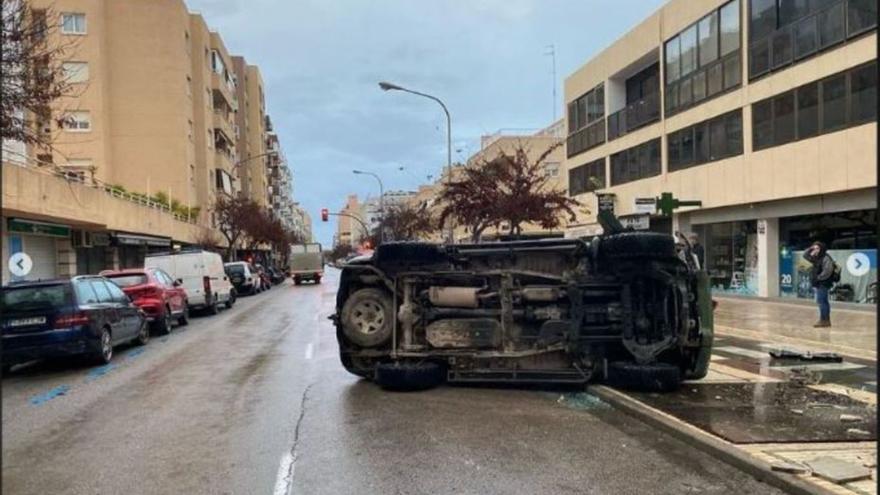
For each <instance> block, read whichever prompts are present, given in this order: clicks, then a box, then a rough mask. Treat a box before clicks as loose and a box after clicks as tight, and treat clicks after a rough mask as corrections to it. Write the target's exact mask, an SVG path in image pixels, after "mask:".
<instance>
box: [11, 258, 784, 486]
mask: <svg viewBox="0 0 880 495" xmlns="http://www.w3.org/2000/svg"><path fill="white" fill-rule="evenodd" d="M326 275H327V276H326V277H325V279H324V284H322V285H318V286H312V285H303V286H299V287H294V286H293V285H292V284H290V283H289V282H288V283H285V284H284V285H281V286H278V287H275V288H273V289H272V290H271V291H269V292H266V293H263V294H259V295H255V296H251V297H246V298H241V299H239V301H238V302H237V303H236V305H235V307H233V308H232V309H231V310H227V311H223V312H222V313H221V314H220V315H218V316H213V317H197V318H193V319H192V320H191V323H190V325H189V326H187V327H176V328H175V330H174V332H173V333H172V334H171V335H170V336H167V337H154V338H153V340H151V341H150V343H149V345H147V346H146V347H143V348H136V347H123V348H119V349H117V351H116V357H115V358H114V360H113V362H112V364H110V365H108V366H105V367H97V368H96V367H90V366H88V365H84V364H80V363H77V362H61V363H34V364H31V365H27V366H22V367H18V368H17V369H15V370H14V371H13V372H12V374H11V375H10V376H9V377H7V378H5V379H4V380H3V399H2V400H3V445H2V451H3V452H2V453H3V457H2V460H3V466H2V482H3V493H4V494H46V493H70V494H95V493H100V494H115V493H128V494H133V493H147V494H161V493H187V494H200V493H205V494H288V493H293V494H325V493H326V494H349V493H350V494H371V493H377V494H394V493H401V494H420V493H425V494H428V493H431V494H436V493H461V494H464V493H474V494H477V493H479V494H488V493H505V494H509V493H524V494H538V493H547V494H566V493H593V494H628V493H632V494H644V493H664V494H665V493H668V494H679V493H681V494H685V493H710V494H711V493H717V494H726V493H762V494H773V493H779V492H778V491H777V490H775V489H773V488H771V487H769V486H767V485H765V484H762V483H760V482H757V481H755V480H754V479H753V478H751V477H750V476H749V475H747V474H744V473H741V472H739V471H737V470H735V469H734V468H732V467H730V466H728V465H726V464H723V463H721V462H720V461H717V460H715V459H712V458H709V457H707V456H706V455H704V454H701V453H700V452H699V451H695V450H693V449H692V448H691V447H689V446H688V445H687V444H685V443H683V442H681V441H678V440H675V439H673V438H671V437H669V436H666V435H665V434H662V433H659V432H657V431H655V430H653V429H651V428H649V427H647V426H645V425H644V424H643V423H640V422H639V421H637V420H635V419H633V418H631V417H629V416H626V415H623V414H621V413H620V412H618V411H615V410H614V409H613V408H611V407H610V406H609V405H608V404H605V403H602V402H601V401H598V400H597V399H595V398H594V397H592V396H590V395H587V394H585V393H580V392H578V391H577V390H567V391H566V390H563V391H559V390H556V391H548V390H523V389H511V388H491V387H441V388H438V389H435V390H431V391H427V392H418V393H389V392H384V391H382V390H380V389H378V388H377V387H376V386H374V385H373V384H371V383H370V382H367V381H364V380H361V379H358V378H357V377H355V376H352V375H349V374H348V373H347V372H346V371H345V370H344V369H343V368H342V367H341V366H340V364H339V362H338V356H337V346H336V342H335V332H334V329H333V327H332V326H331V323H330V322H329V321H328V320H327V316H328V315H329V314H330V313H331V312H332V311H333V306H334V296H335V289H336V283H337V280H338V272H336V271H335V270H332V271H330V272H328V273H327V274H326Z"/></svg>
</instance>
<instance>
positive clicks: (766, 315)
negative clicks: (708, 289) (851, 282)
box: [713, 295, 877, 361]
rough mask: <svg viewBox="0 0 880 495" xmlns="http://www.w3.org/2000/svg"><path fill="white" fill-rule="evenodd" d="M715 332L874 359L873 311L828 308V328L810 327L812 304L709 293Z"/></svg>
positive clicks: (813, 316) (814, 309)
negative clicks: (714, 303)
mask: <svg viewBox="0 0 880 495" xmlns="http://www.w3.org/2000/svg"><path fill="white" fill-rule="evenodd" d="M713 298H714V299H715V300H717V301H718V307H717V308H716V310H715V331H716V332H717V333H718V334H721V335H724V334H727V335H733V336H737V337H743V338H748V339H756V340H761V341H765V342H773V343H781V344H790V345H795V346H801V347H802V348H804V349H809V350H823V351H832V352H837V353H840V354H845V355H848V356H852V357H857V358H862V359H870V360H875V361H876V359H877V314H876V313H875V312H873V311H870V310H869V311H862V310H852V309H838V308H833V309H832V310H831V323H832V325H833V326H832V327H831V328H813V324H814V323H815V322H816V320H817V318H818V313H817V310H816V308H815V306H805V305H802V304H791V303H785V302H775V301H762V300H756V299H743V298H732V297H724V296H721V295H715V296H713Z"/></svg>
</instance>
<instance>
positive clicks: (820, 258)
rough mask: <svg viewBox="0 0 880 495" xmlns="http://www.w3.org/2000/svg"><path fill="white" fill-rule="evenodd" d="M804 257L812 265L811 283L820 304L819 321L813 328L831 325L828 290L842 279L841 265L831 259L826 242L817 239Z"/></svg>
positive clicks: (817, 302)
mask: <svg viewBox="0 0 880 495" xmlns="http://www.w3.org/2000/svg"><path fill="white" fill-rule="evenodd" d="M804 259H805V260H807V261H809V262H810V264H811V265H812V269H811V270H810V284H811V285H812V286H813V288H815V291H816V304H818V305H819V321H817V322H816V324H815V325H813V328H825V327H830V326H831V303H830V302H829V301H828V291H829V290H831V287H832V286H833V285H834V283H835V282H839V281H840V267H839V266H838V265H837V263H835V262H834V260H833V259H831V256H830V255H829V254H828V250H827V249H826V248H825V244H824V243H822V242H821V241H816V242H814V243H813V244H811V245H810V247H809V248H807V250H806V251H805V252H804Z"/></svg>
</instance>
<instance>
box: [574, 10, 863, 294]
mask: <svg viewBox="0 0 880 495" xmlns="http://www.w3.org/2000/svg"><path fill="white" fill-rule="evenodd" d="M876 22H877V1H876V0H814V1H786V0H732V1H731V0H671V1H670V2H668V3H666V4H665V5H664V6H663V7H662V8H660V9H659V10H658V11H656V12H655V13H654V14H653V15H651V16H650V17H648V18H647V19H645V20H644V21H642V22H641V23H640V24H639V25H637V26H636V27H634V28H633V29H632V30H631V31H629V32H628V33H626V34H624V35H623V36H622V37H621V38H620V39H618V40H617V41H615V42H613V43H612V44H611V45H610V46H609V47H608V48H606V49H605V50H603V51H602V52H601V53H599V54H598V55H596V56H595V57H594V58H592V59H591V60H589V61H588V62H587V63H586V64H585V65H584V66H582V67H581V68H580V69H578V70H577V71H576V72H574V73H573V74H571V75H570V76H569V77H568V78H567V79H566V80H565V103H566V107H567V123H568V126H567V127H568V129H567V130H568V137H567V140H566V159H565V162H564V169H565V171H566V176H567V177H566V179H567V182H568V190H569V193H570V195H571V196H572V197H575V198H577V199H579V200H581V201H584V202H586V203H588V204H589V206H590V208H589V209H590V214H582V215H580V216H579V218H578V221H577V222H576V223H575V224H573V225H570V226H569V229H568V231H567V235H569V236H572V237H575V236H588V235H594V234H596V233H598V232H600V231H601V228H600V227H599V226H598V225H597V224H596V217H595V214H596V212H597V210H598V204H597V202H598V196H600V195H601V196H602V197H603V199H604V201H603V204H604V205H611V207H612V208H613V209H614V211H615V213H616V214H617V215H618V216H619V217H621V219H622V220H623V221H624V222H626V223H627V224H629V225H631V226H633V227H635V228H647V229H650V230H655V231H661V232H670V233H671V232H673V231H682V232H695V233H697V234H698V235H699V236H700V238H701V242H702V244H703V245H704V246H705V260H704V266H705V268H706V269H707V270H708V272H709V275H710V277H711V279H712V285H713V287H714V290H716V291H721V292H735V293H740V294H746V295H756V296H763V297H777V296H782V297H810V290H809V280H808V278H807V276H806V273H805V269H806V267H805V265H804V263H803V261H802V260H801V254H802V253H803V250H804V249H805V248H806V247H807V246H808V245H809V244H810V243H811V242H812V241H813V240H816V239H818V240H823V241H825V242H826V243H827V244H828V245H829V247H830V253H831V255H832V257H834V258H835V260H837V262H838V264H840V265H841V266H842V267H844V275H843V280H842V283H841V284H839V285H840V287H841V289H839V290H838V293H837V294H836V296H835V297H836V298H837V299H838V300H842V301H850V302H871V301H874V300H876V279H877V251H876V247H877V246H876V228H877V204H876V197H875V188H876V186H877V173H876V159H877V123H876V116H877V115H876V108H877V51H876V47H877V25H876ZM664 192H666V193H672V194H673V196H674V197H675V198H679V199H684V200H698V201H701V202H702V205H701V206H700V207H691V208H681V209H678V210H676V212H675V213H674V214H673V215H672V217H671V218H666V217H664V216H662V215H660V214H658V212H657V211H656V205H655V204H653V202H652V201H651V200H650V198H656V197H658V196H660V195H661V193H664Z"/></svg>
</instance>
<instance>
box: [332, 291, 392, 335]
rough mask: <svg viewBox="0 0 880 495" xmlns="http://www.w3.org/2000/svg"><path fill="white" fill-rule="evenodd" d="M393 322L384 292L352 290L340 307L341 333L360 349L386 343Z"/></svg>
mask: <svg viewBox="0 0 880 495" xmlns="http://www.w3.org/2000/svg"><path fill="white" fill-rule="evenodd" d="M393 323H394V308H392V301H391V296H390V295H389V294H388V293H387V292H385V291H383V290H380V289H361V290H358V291H355V292H354V293H353V294H351V295H350V296H349V297H348V299H347V300H346V301H345V304H344V305H343V306H342V332H343V333H344V334H345V336H346V337H347V338H348V340H349V341H351V342H352V343H354V344H357V345H359V346H361V347H376V346H379V345H381V344H384V343H385V342H387V341H388V339H390V338H391V329H392V325H393Z"/></svg>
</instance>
